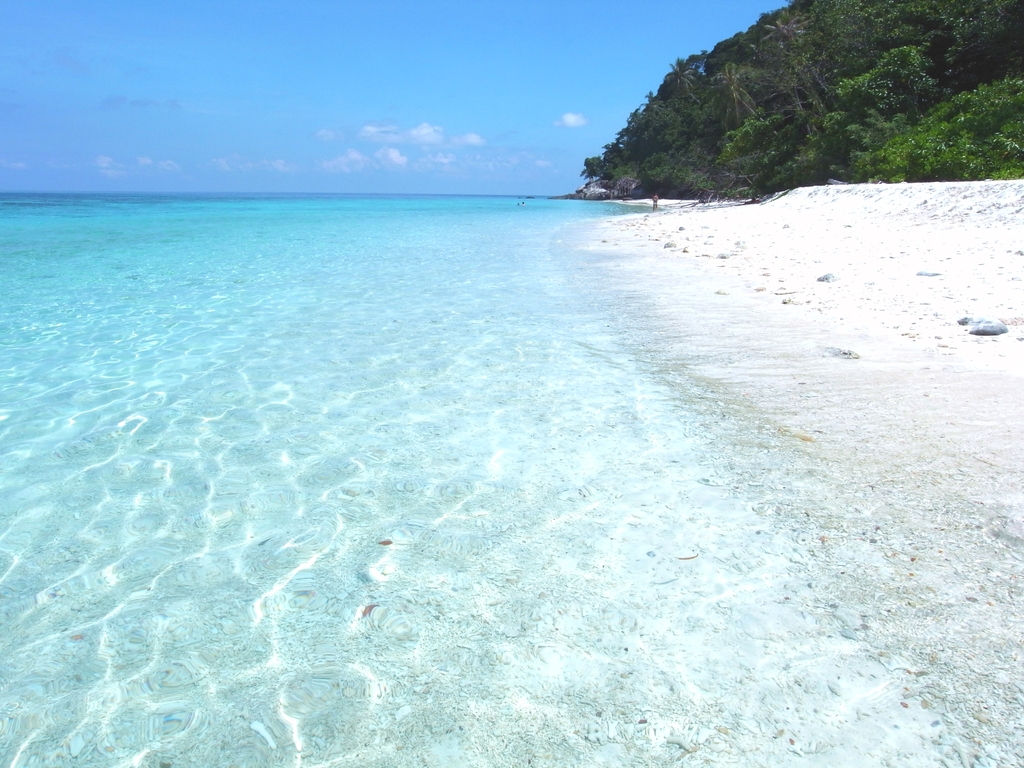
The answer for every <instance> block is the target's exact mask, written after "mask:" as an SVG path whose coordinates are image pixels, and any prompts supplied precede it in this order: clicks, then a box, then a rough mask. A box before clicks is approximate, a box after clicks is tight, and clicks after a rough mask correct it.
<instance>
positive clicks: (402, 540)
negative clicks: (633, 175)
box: [0, 194, 929, 768]
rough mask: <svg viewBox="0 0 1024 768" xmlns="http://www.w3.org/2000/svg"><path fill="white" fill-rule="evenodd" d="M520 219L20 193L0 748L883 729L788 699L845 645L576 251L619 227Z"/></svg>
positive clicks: (538, 739) (870, 734)
mask: <svg viewBox="0 0 1024 768" xmlns="http://www.w3.org/2000/svg"><path fill="white" fill-rule="evenodd" d="M518 202H520V201H519V200H516V199H514V198H433V197H328V196H325V197H229V196H224V197H199V196H196V197H188V196H170V197H160V196H130V195H123V196H113V195H109V196H89V195H11V194H7V195H3V196H0V264H2V274H3V278H4V279H3V300H2V302H0V765H4V766H64V765H69V766H152V767H153V768H172V767H173V768H177V767H179V766H239V767H241V766H299V765H302V766H328V765H339V766H340V765H346V766H347V765H352V766H406V765H408V766H423V765H430V766H446V767H451V766H455V767H457V766H491V765H493V766H498V765H501V766H530V765H532V766H571V765H662V764H667V763H665V762H664V761H665V760H674V761H678V760H679V759H680V756H681V755H682V756H685V755H688V754H691V753H693V752H695V751H696V750H697V749H701V750H702V751H701V754H702V755H707V756H710V757H713V758H715V760H718V761H719V762H721V761H723V760H724V761H725V763H728V762H729V761H728V760H727V759H726V758H730V756H731V758H730V759H733V763H734V764H738V763H735V760H736V759H738V757H737V755H738V754H741V753H742V752H743V751H744V750H746V749H747V747H744V746H743V745H742V744H743V742H738V741H736V740H737V739H740V735H739V734H745V735H744V736H743V737H742V738H745V739H747V740H748V742H749V743H750V744H756V745H758V746H757V749H758V750H764V752H763V755H764V756H765V757H764V759H765V762H756V761H755V762H748V763H745V764H749V765H755V764H756V765H761V764H765V765H780V764H788V763H787V760H788V759H789V757H792V755H791V753H790V752H787V751H786V750H788V749H790V745H788V744H785V743H784V741H785V740H782V739H777V740H774V741H773V740H772V739H774V738H775V737H774V736H772V735H771V734H775V733H776V730H777V729H778V728H779V727H780V724H779V723H780V719H782V718H789V719H788V720H786V721H785V723H783V724H782V726H781V727H789V728H792V727H794V726H793V725H792V723H791V722H790V721H794V719H795V720H798V721H801V722H804V721H806V723H805V726H804V733H805V735H806V736H807V739H808V740H809V741H810V740H811V736H812V735H813V733H814V732H815V731H813V729H818V730H822V729H824V730H822V732H823V733H826V732H827V733H826V735H827V734H833V736H832V737H830V738H832V741H828V740H826V739H825V737H824V736H821V737H820V738H819V737H818V736H815V737H814V739H816V740H815V741H814V743H815V744H818V745H825V746H819V747H815V749H817V750H818V752H821V753H826V752H827V749H826V747H827V746H829V745H832V746H835V745H837V744H840V741H839V740H838V739H836V738H835V734H836V733H845V732H847V731H848V730H849V729H851V728H854V729H855V728H867V727H868V726H869V725H870V722H869V723H868V725H851V723H855V721H857V720H858V719H859V718H858V717H855V716H854V711H853V710H852V709H851V710H846V709H842V708H839V705H838V704H835V705H834V711H833V710H831V709H829V710H828V711H827V712H826V714H821V713H820V712H819V709H817V708H815V709H814V710H813V711H814V714H811V712H810V709H811V707H810V706H809V705H808V706H807V708H806V711H805V710H804V709H801V707H800V706H797V704H796V703H794V702H799V701H800V700H801V698H800V697H801V696H802V695H803V693H802V692H803V691H805V690H810V689H809V688H807V685H809V684H808V683H807V682H806V681H807V679H810V677H813V675H819V676H826V675H827V674H832V673H833V672H834V670H835V669H838V668H839V667H838V666H837V665H841V664H844V663H847V662H846V661H842V659H846V660H849V659H854V660H855V661H856V659H857V658H858V657H857V656H856V654H855V653H854V650H851V646H850V642H849V641H848V640H844V639H842V638H837V639H834V640H833V639H831V638H832V637H833V634H834V633H833V634H828V635H827V636H826V634H825V633H823V632H821V631H819V629H818V627H817V623H816V620H814V619H813V617H809V616H808V615H807V614H806V612H800V611H798V610H797V609H796V608H795V606H796V605H797V601H799V600H800V599H801V595H804V596H806V595H807V594H808V591H809V587H810V585H809V584H807V585H805V584H804V583H803V582H804V581H807V578H806V577H798V576H797V575H794V569H795V568H797V566H796V565H794V563H799V562H800V561H801V558H800V556H799V554H798V550H799V547H800V546H803V545H802V544H798V543H796V544H795V543H793V542H794V539H793V536H794V534H792V533H791V532H773V531H774V529H773V528H772V527H771V525H770V522H768V521H763V520H761V519H760V518H757V517H755V516H754V513H753V511H752V507H751V505H750V504H749V503H747V502H745V501H744V500H743V499H742V498H734V494H731V493H730V492H727V489H723V488H720V487H717V486H718V485H719V483H718V482H717V480H716V478H715V477H714V472H713V470H709V469H708V462H707V461H705V457H703V456H702V455H701V454H700V452H699V450H700V449H699V448H698V447H695V442H694V438H695V431H694V430H695V419H694V417H693V415H692V409H691V408H690V407H689V406H688V404H687V402H686V399H685V397H684V396H683V395H682V394H681V393H680V392H677V391H674V390H673V389H672V388H671V387H669V386H667V385H666V384H665V383H664V381H662V380H661V379H659V378H658V377H656V376H655V375H653V373H652V370H651V366H650V365H649V364H648V363H645V362H644V361H643V356H642V355H638V354H637V348H636V347H635V344H634V341H635V339H634V337H631V336H630V335H629V334H627V333H624V332H623V329H622V324H621V323H620V322H619V320H620V317H621V313H622V310H623V307H624V304H623V302H628V301H629V297H628V296H626V295H623V294H622V293H621V292H615V291H613V290H611V289H610V287H609V284H608V281H609V280H610V279H611V277H610V273H608V272H607V271H602V270H599V269H595V268H594V265H593V264H592V263H591V259H592V258H596V257H592V256H588V255H587V253H588V251H586V250H585V249H579V248H574V247H572V246H573V245H574V243H575V242H576V241H578V240H579V239H580V238H581V237H583V236H585V235H586V233H587V227H588V225H589V224H591V223H593V222H595V221H597V220H598V219H601V218H605V219H607V218H609V217H611V216H616V215H619V214H620V213H621V212H622V209H621V208H620V207H618V206H614V205H610V204H608V205H605V204H595V203H579V202H570V201H546V200H528V201H527V204H526V205H525V206H522V205H518V204H517V203H518ZM636 338H639V337H636ZM631 339H633V340H631ZM755 528H756V529H757V530H756V534H757V536H756V541H757V546H758V549H757V550H756V551H753V550H748V549H745V548H743V547H745V546H746V545H745V544H744V545H742V546H738V545H736V543H735V542H736V541H737V539H736V538H735V536H736V535H737V532H738V531H745V532H746V533H745V534H744V535H746V536H747V539H742V541H746V540H750V541H754V540H755V537H754V534H755V530H754V529H755ZM762 529H763V530H762ZM716 541H717V542H719V544H717V545H715V544H714V542H716ZM730 542H732V543H730ZM715 546H717V547H718V549H717V550H716V549H715V548H714V547H715ZM716 551H717V552H719V554H718V555H717V556H715V557H711V554H712V553H714V552H716ZM700 553H704V554H703V555H702V556H701V557H698V554H700ZM769 587H770V588H771V590H773V591H772V592H771V593H770V594H772V595H777V594H778V593H777V590H779V589H783V588H785V589H786V590H788V591H787V592H786V594H787V595H793V596H794V599H793V602H788V603H783V602H782V601H781V598H778V599H777V602H778V607H777V608H771V610H772V611H774V613H772V614H771V615H768V614H767V613H766V611H768V610H769V608H768V607H766V606H768V605H769V601H768V600H767V598H766V595H768V594H769V592H768V588H769ZM773 600H775V598H774V597H773ZM785 600H786V601H790V597H789V596H787V597H786V598H785ZM807 604H809V598H808V601H807ZM841 644H845V645H841ZM844 654H845V655H844ZM851 663H852V662H851ZM858 663H859V662H858ZM865 663H866V662H865ZM865 669H868V670H869V671H870V672H871V674H875V675H877V674H886V672H885V670H884V669H882V668H881V666H880V665H878V664H877V661H876V662H874V666H873V667H871V666H870V665H869V666H865ZM879 670H880V671H879ZM812 672H813V675H812ZM842 674H846V672H845V671H844V672H842ZM833 676H834V675H833ZM815 679H817V678H815ZM851 679H856V676H852V677H851ZM844 685H847V684H846V683H844ZM849 685H850V686H853V687H851V688H850V690H851V691H856V690H857V689H856V685H855V684H854V683H849ZM863 685H864V686H866V688H865V690H870V691H876V689H877V680H875V679H874V678H870V676H869V675H867V674H866V673H865V676H864V682H863ZM798 689H799V691H800V692H801V693H799V694H798V693H793V692H794V691H797V690H798ZM844 690H846V689H844ZM824 695H825V696H829V695H830V694H828V692H827V691H825V694H824ZM852 695H853V694H851V696H852ZM893 695H895V694H893ZM871 696H873V697H874V698H870V697H869V698H868V699H866V700H867V701H868V702H873V701H875V700H876V699H878V700H881V699H880V698H879V694H877V693H872V694H871ZM886 701H887V700H886ZM772 702H776V703H777V706H776V704H773V703H772ZM778 702H782V703H778ZM790 704H793V708H792V710H790V706H789V705H790ZM801 706H802V705H801ZM860 706H867V705H865V704H862V705H860ZM895 711H896V712H902V711H901V710H899V708H895ZM765 712H770V713H772V714H771V715H770V717H768V719H767V721H764V720H765ZM826 715H827V716H826ZM922 717H924V715H922ZM773 718H774V719H773ZM828 718H832V719H831V720H830V719H828ZM762 721H764V722H762ZM865 722H868V721H865ZM871 722H875V721H871ZM811 723H814V725H813V726H812V725H811ZM823 723H824V724H823ZM871 727H874V726H871ZM920 731H921V732H922V733H926V732H929V731H928V725H927V724H926V723H925V724H921V725H920ZM858 733H860V734H861V736H863V735H864V734H865V733H866V734H867V736H866V737H865V738H864V739H862V740H861V742H858V743H870V744H871V745H872V748H874V747H876V746H877V747H878V748H884V749H889V747H885V745H886V744H889V745H890V746H891V751H892V754H896V753H897V752H898V751H899V750H903V752H902V753H903V754H911V755H912V754H916V753H917V752H918V750H920V748H921V746H920V745H921V743H922V742H921V741H918V740H916V739H917V738H918V737H917V736H915V735H914V734H915V733H917V731H915V730H914V729H913V728H909V727H908V726H907V725H904V728H903V730H900V731H896V730H893V731H891V732H890V731H887V732H885V733H882V732H877V731H867V732H858ZM887 734H888V735H887ZM921 738H925V737H924V736H922V737H921ZM887 739H888V740H889V741H887ZM907 739H910V740H911V741H910V742H907V741H906V740H907ZM893 740H895V741H893ZM789 741H790V742H791V743H795V742H794V741H793V739H790V740H789ZM702 745H703V747H702ZM805 749H810V748H809V747H805ZM772 750H774V751H772ZM808 754H810V752H808ZM773 755H774V757H773ZM779 755H783V757H779ZM702 759H704V758H702ZM708 759H710V758H708ZM822 759H823V760H825V762H824V763H821V764H829V765H839V764H843V761H842V758H841V755H840V754H839V753H833V754H832V756H831V757H823V758H822ZM671 764H675V763H671ZM701 764H703V763H701ZM723 764H724V763H723ZM800 764H802V763H800ZM903 764H906V765H910V764H916V763H914V761H910V762H905V763H903Z"/></svg>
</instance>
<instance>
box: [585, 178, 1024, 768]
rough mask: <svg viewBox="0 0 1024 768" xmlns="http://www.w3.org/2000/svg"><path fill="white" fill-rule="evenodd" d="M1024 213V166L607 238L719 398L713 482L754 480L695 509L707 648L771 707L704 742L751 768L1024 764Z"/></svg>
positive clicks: (712, 403) (641, 298)
mask: <svg viewBox="0 0 1024 768" xmlns="http://www.w3.org/2000/svg"><path fill="white" fill-rule="evenodd" d="M1022 216H1024V182H1017V181H1015V182H977V183H957V184H915V185H907V184H904V185H849V186H829V187H818V188H806V189H799V190H795V191H792V192H790V193H788V194H786V195H784V196H781V197H779V198H776V199H774V200H772V201H769V202H765V203H761V204H755V205H740V206H726V207H711V206H699V205H698V206H692V205H689V204H683V203H671V202H670V203H664V202H663V203H662V206H661V209H660V210H658V211H656V212H654V211H649V210H648V211H643V212H638V213H637V214H636V215H629V216H624V217H615V218H612V219H609V220H607V221H606V222H605V223H604V224H603V225H602V226H601V228H600V230H599V231H598V232H597V233H595V237H594V240H593V242H591V243H590V244H588V246H587V247H589V248H591V249H593V250H594V251H595V252H597V253H598V254H599V255H600V256H601V258H602V260H601V262H600V264H601V265H602V268H603V269H607V270H611V271H613V272H614V273H615V275H616V277H617V282H618V285H619V286H620V290H621V292H622V295H623V296H626V295H628V296H629V297H630V300H631V303H633V304H635V305H637V306H638V309H637V313H638V314H641V315H643V320H644V322H645V324H646V325H647V326H648V327H654V328H656V329H658V330H657V331H656V332H655V336H656V338H650V339H641V340H639V341H640V342H641V343H644V344H648V345H649V346H650V347H651V350H652V352H651V357H650V361H649V363H650V365H651V366H653V367H654V368H655V369H656V370H658V371H659V373H660V374H661V375H663V376H664V377H666V378H667V379H669V380H671V381H672V382H673V383H674V384H675V386H677V387H683V388H686V389H687V390H688V391H689V393H690V394H692V396H693V399H694V402H697V403H699V404H700V406H699V407H700V408H701V409H702V415H703V417H704V419H705V424H704V425H703V426H705V427H706V429H707V434H709V435H710V437H706V438H702V439H703V443H704V448H705V449H706V450H709V451H710V452H711V455H712V456H713V457H716V456H717V459H716V460H717V462H718V464H717V466H716V471H717V474H716V477H715V478H714V479H713V482H712V484H715V485H721V486H724V487H726V488H728V489H729V492H730V493H731V494H733V495H735V497H736V498H738V499H747V500H748V502H749V501H750V500H752V499H753V500H754V501H752V502H750V504H749V509H748V511H749V514H748V515H742V514H740V515H738V517H737V518H736V519H735V520H728V521H719V520H716V519H715V517H714V515H713V514H710V513H709V514H708V516H707V519H706V520H703V521H702V522H701V523H700V524H698V526H697V527H698V528H700V527H701V525H703V526H704V527H706V528H709V529H711V530H715V531H716V535H714V536H709V537H707V539H706V541H705V542H703V548H702V552H703V554H704V555H705V557H707V558H708V559H709V561H710V562H711V563H713V564H714V567H713V568H712V571H710V572H706V573H705V574H704V576H705V578H706V579H711V581H712V582H713V583H714V582H717V583H718V584H719V585H720V586H721V585H723V584H725V585H727V589H724V590H720V591H719V593H718V594H719V602H718V605H717V606H716V610H718V611H720V612H721V614H722V617H723V618H724V619H725V628H722V634H720V635H718V637H720V638H721V641H722V642H721V643H716V642H715V641H714V638H715V635H714V634H712V635H705V636H704V637H703V638H702V641H703V642H705V643H710V644H708V645H703V646H700V647H698V646H693V645H691V646H690V647H689V649H688V653H690V654H693V655H692V656H691V658H690V664H691V668H692V667H702V666H704V667H711V668H715V669H716V670H717V672H718V677H717V678H716V685H717V686H718V691H717V693H718V695H719V696H720V700H725V699H732V700H733V701H734V702H736V701H743V700H744V699H745V697H746V698H749V699H750V700H751V702H753V701H754V700H756V701H757V703H758V704H757V706H751V707H749V708H747V712H746V715H745V716H744V717H741V718H738V720H737V721H734V722H733V723H731V725H728V726H727V727H724V729H723V728H719V730H718V731H714V732H711V731H709V732H708V733H706V734H705V736H704V738H705V740H707V739H708V738H709V737H710V736H714V737H715V738H721V739H723V740H724V741H725V742H727V743H728V742H730V741H731V740H734V739H735V741H734V742H733V743H734V746H735V749H736V757H737V759H736V761H735V763H734V764H737V765H755V764H756V765H762V764H764V765H777V764H793V765H840V764H841V765H901V766H903V765H918V764H920V765H940V764H941V765H945V766H961V765H962V766H964V768H970V766H983V767H984V766H1016V765H1022V764H1024V747H1022V746H1021V745H1022V744H1024V660H1022V645H1021V644H1022V639H1024V596H1022V581H1024V460H1022V451H1021V448H1022V446H1024V438H1022V436H1024V224H1022V222H1024V218H1022ZM826 275H831V276H832V277H830V278H826V279H825V280H819V278H822V277H825V276H826ZM965 317H971V318H974V319H978V318H991V319H998V320H1001V321H1002V322H1003V323H1005V324H1006V326H1007V328H1008V332H1007V333H1003V334H1001V335H997V336H979V335H972V334H971V333H970V329H971V328H972V327H975V326H974V325H971V324H968V325H960V324H958V320H960V319H961V318H965ZM632 319H635V318H626V319H625V322H624V323H623V328H627V327H628V326H629V325H630V320H632ZM624 332H625V331H624ZM716 445H729V446H730V448H729V450H728V451H724V450H723V451H720V452H719V453H717V454H716ZM732 446H737V447H736V449H735V450H734V449H733V448H732ZM758 521H763V523H764V528H763V530H762V529H759V528H758V525H757V523H758ZM769 535H770V537H771V538H772V541H768V540H766V539H768V538H769ZM787 537H789V538H790V539H791V541H790V543H795V544H796V550H795V551H794V550H785V547H783V549H779V546H778V545H779V543H780V542H782V541H784V539H786V538H787ZM694 543H695V544H698V542H694ZM784 550H785V551H784ZM776 556H777V557H780V558H781V560H780V562H785V561H786V560H787V559H788V563H786V564H785V566H784V567H779V566H778V563H776V567H775V569H774V570H773V568H772V567H771V566H770V565H769V566H768V567H767V570H766V568H765V567H758V565H761V566H765V564H766V563H768V562H770V561H771V560H772V558H773V557H776ZM798 572H799V573H798ZM716 574H717V575H716ZM798 582H799V583H798ZM787 622H788V623H787ZM734 635H735V637H733V636H734ZM741 638H742V640H743V642H741V641H740V639H741ZM836 639H839V641H840V643H842V644H841V645H838V646H837V645H836V644H835V642H836ZM730 678H732V679H731V680H730ZM790 707H792V710H791V709H790ZM753 712H759V713H760V714H761V715H763V720H762V719H761V718H758V717H755V716H753V714H752V713H753ZM798 713H799V714H798ZM724 719H728V718H723V720H724ZM787 720H789V721H791V722H792V724H791V725H790V726H787V725H786V722H787ZM839 721H842V722H843V725H842V726H840V725H839ZM765 722H774V723H775V724H777V730H773V731H772V733H770V734H769V733H768V732H767V730H766V728H767V726H766V725H765ZM901 729H902V730H901ZM719 733H722V734H726V735H724V736H719V735H718V734H719ZM740 733H744V734H746V738H743V737H741V736H739V735H738V734H740ZM729 734H733V735H729ZM755 734H756V735H758V736H761V737H766V738H765V739H764V740H762V741H761V742H760V743H761V744H768V743H769V740H775V741H777V742H786V744H784V746H785V747H786V748H788V749H790V750H791V752H792V754H791V755H790V756H789V757H783V756H782V754H783V753H780V752H779V749H778V746H777V745H775V746H774V747H768V746H756V745H757V744H758V740H757V739H756V738H751V736H752V735H755ZM883 734H884V736H883ZM900 734H903V735H902V736H901V735H900ZM912 734H913V735H912ZM687 739H689V741H687ZM900 739H903V741H902V742H901V741H900ZM683 741H685V742H686V745H685V746H686V748H687V749H692V750H693V752H692V754H693V756H694V757H695V758H696V757H697V756H698V755H700V754H703V755H705V756H707V755H709V754H710V752H709V750H708V749H704V748H698V747H699V744H698V742H697V741H694V740H693V739H690V737H685V738H684V739H683ZM929 741H930V742H931V743H930V746H928V747H927V749H925V746H924V745H926V744H927V743H928V742H929ZM702 743H704V742H702ZM705 746H706V744H705ZM719 748H720V749H722V750H723V751H726V750H725V747H723V746H721V745H720V747H719ZM762 749H763V750H764V752H761V750H762ZM932 749H934V750H935V751H932ZM758 753H761V754H760V755H759V754H758ZM815 753H820V755H819V759H818V760H815V759H814V757H813V756H814V755H815ZM741 755H742V756H741ZM705 759H710V758H707V757H705ZM720 759H722V758H721V755H719V756H718V757H716V758H715V760H720ZM711 762H714V760H712V761H711Z"/></svg>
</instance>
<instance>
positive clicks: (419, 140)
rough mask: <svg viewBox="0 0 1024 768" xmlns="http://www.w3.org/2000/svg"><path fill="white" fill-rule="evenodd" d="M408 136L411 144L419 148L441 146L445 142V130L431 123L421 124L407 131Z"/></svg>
mask: <svg viewBox="0 0 1024 768" xmlns="http://www.w3.org/2000/svg"><path fill="white" fill-rule="evenodd" d="M406 135H407V136H408V137H409V143H411V144H416V145H417V146H421V147H422V146H425V145H427V144H440V143H442V142H443V141H444V128H442V127H441V126H439V125H431V124H430V123H420V124H419V125H417V126H416V127H415V128H410V129H409V130H408V131H406Z"/></svg>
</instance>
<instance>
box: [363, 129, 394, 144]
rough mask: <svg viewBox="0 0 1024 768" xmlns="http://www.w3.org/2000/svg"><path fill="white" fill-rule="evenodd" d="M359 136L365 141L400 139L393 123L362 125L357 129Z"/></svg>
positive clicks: (392, 140)
mask: <svg viewBox="0 0 1024 768" xmlns="http://www.w3.org/2000/svg"><path fill="white" fill-rule="evenodd" d="M359 138H360V139H365V140H366V141H391V142H395V141H401V140H402V137H401V134H400V132H399V130H398V128H397V127H395V126H393V125H364V126H363V127H362V128H360V129H359Z"/></svg>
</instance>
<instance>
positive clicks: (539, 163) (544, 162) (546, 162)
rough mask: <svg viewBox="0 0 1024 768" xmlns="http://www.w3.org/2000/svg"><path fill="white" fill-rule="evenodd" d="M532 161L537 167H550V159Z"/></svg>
mask: <svg viewBox="0 0 1024 768" xmlns="http://www.w3.org/2000/svg"><path fill="white" fill-rule="evenodd" d="M533 162H534V165H536V166H537V167H538V168H550V167H551V161H550V160H534V161H533Z"/></svg>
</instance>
